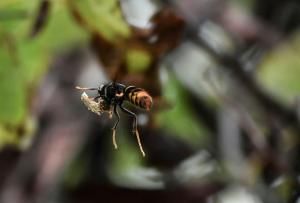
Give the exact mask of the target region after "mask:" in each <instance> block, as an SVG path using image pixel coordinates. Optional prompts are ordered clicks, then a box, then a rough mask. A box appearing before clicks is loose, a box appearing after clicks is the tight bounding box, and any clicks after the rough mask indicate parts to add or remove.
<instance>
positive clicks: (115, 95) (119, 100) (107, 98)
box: [76, 82, 153, 156]
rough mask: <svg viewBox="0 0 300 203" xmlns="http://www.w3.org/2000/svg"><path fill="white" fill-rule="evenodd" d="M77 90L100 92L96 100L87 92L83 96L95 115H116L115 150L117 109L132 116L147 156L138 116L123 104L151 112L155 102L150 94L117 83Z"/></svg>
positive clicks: (133, 129)
mask: <svg viewBox="0 0 300 203" xmlns="http://www.w3.org/2000/svg"><path fill="white" fill-rule="evenodd" d="M76 89H79V90H94V91H97V92H98V95H97V96H96V97H95V98H92V100H89V99H88V97H87V95H86V94H85V92H84V93H83V94H82V96H81V99H82V101H83V102H84V104H85V105H86V106H87V107H88V108H89V109H90V110H91V111H93V112H94V113H97V114H101V113H103V112H108V113H110V115H113V114H114V115H116V117H117V121H116V123H115V124H114V126H113V128H112V131H113V134H112V139H113V145H114V147H115V149H117V148H118V146H117V143H116V129H117V126H118V124H119V121H120V115H119V113H118V110H117V108H118V107H119V108H120V109H121V111H123V112H124V113H126V114H128V115H129V116H131V117H132V118H133V123H132V124H133V126H132V131H133V133H134V134H135V135H136V139H137V142H138V145H139V148H140V151H141V153H142V155H143V156H145V152H144V150H143V147H142V144H141V140H140V136H139V132H138V129H137V116H136V114H135V113H133V112H131V111H130V110H128V109H127V108H125V107H124V105H123V104H124V101H127V102H129V103H131V104H133V105H135V106H137V107H140V108H142V109H145V110H147V111H149V110H150V109H151V107H152V104H153V100H152V97H151V96H150V94H149V93H148V92H146V91H145V90H144V89H142V88H138V87H135V86H126V85H123V84H121V83H116V82H110V83H107V84H104V85H101V86H100V87H98V88H82V87H78V86H77V87H76Z"/></svg>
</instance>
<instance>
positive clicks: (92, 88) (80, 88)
mask: <svg viewBox="0 0 300 203" xmlns="http://www.w3.org/2000/svg"><path fill="white" fill-rule="evenodd" d="M75 88H76V89H78V90H98V88H95V87H79V86H76V87H75Z"/></svg>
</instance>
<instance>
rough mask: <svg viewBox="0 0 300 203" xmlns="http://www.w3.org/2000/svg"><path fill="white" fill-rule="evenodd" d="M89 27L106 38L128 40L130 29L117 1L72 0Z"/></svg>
mask: <svg viewBox="0 0 300 203" xmlns="http://www.w3.org/2000/svg"><path fill="white" fill-rule="evenodd" d="M72 1H73V2H72V3H74V5H75V7H76V9H77V10H78V11H79V13H80V15H81V16H82V17H83V19H84V21H85V22H86V23H87V26H88V27H89V28H90V29H91V30H92V31H96V32H98V33H100V34H101V35H102V36H103V37H104V38H106V39H107V40H111V41H118V40H119V39H120V38H127V37H128V36H129V35H130V29H129V27H128V25H127V23H126V22H125V20H124V19H123V17H122V14H121V11H120V9H119V5H118V1H117V0H110V1H108V0H72Z"/></svg>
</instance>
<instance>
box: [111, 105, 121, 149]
mask: <svg viewBox="0 0 300 203" xmlns="http://www.w3.org/2000/svg"><path fill="white" fill-rule="evenodd" d="M114 114H115V115H116V116H117V122H116V123H115V125H114V127H113V128H112V131H113V135H112V140H113V145H114V147H115V149H118V145H117V142H116V129H117V126H118V124H119V121H120V115H119V113H118V111H117V105H114Z"/></svg>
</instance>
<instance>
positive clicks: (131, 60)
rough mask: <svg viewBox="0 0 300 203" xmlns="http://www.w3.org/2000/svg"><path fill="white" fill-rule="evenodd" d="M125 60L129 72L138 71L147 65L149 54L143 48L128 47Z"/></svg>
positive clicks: (149, 59)
mask: <svg viewBox="0 0 300 203" xmlns="http://www.w3.org/2000/svg"><path fill="white" fill-rule="evenodd" d="M126 62H127V67H128V71H129V72H130V73H140V72H144V71H145V70H147V68H148V67H149V65H150V63H151V56H150V54H149V53H147V52H146V51H144V50H138V49H130V50H128V51H127V55H126Z"/></svg>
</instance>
